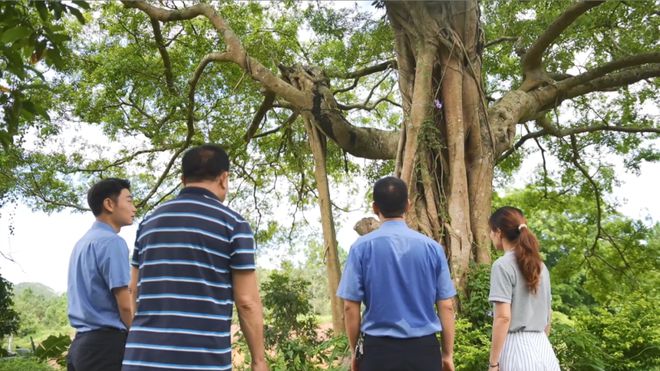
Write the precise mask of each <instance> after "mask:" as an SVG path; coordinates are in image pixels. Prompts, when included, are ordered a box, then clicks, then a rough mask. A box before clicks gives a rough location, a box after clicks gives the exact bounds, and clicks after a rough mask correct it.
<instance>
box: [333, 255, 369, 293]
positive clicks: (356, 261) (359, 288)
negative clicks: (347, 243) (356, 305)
mask: <svg viewBox="0 0 660 371" xmlns="http://www.w3.org/2000/svg"><path fill="white" fill-rule="evenodd" d="M337 296H338V297H340V298H342V299H345V300H351V301H358V302H362V301H364V282H363V280H362V260H361V257H360V254H359V251H358V248H357V247H355V245H353V247H351V250H350V251H349V252H348V259H346V264H345V266H344V273H343V274H342V276H341V280H340V281H339V287H338V288H337Z"/></svg>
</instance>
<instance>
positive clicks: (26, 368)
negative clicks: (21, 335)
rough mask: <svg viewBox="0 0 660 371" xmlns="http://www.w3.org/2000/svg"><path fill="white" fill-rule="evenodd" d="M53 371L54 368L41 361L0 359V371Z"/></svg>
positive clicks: (12, 358) (22, 358) (33, 359)
mask: <svg viewBox="0 0 660 371" xmlns="http://www.w3.org/2000/svg"><path fill="white" fill-rule="evenodd" d="M18 370H20V371H53V370H54V368H52V367H50V366H49V365H48V364H46V363H45V362H43V361H40V360H38V359H36V358H26V357H11V358H0V371H18Z"/></svg>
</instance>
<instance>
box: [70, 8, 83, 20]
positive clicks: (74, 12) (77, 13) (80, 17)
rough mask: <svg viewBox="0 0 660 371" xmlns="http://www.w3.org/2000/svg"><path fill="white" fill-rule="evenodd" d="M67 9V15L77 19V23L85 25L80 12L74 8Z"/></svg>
mask: <svg viewBox="0 0 660 371" xmlns="http://www.w3.org/2000/svg"><path fill="white" fill-rule="evenodd" d="M67 9H68V10H69V13H71V14H73V15H74V16H75V17H76V18H77V19H78V22H80V23H82V24H85V17H84V16H83V14H82V13H81V12H80V10H78V9H76V8H74V7H67Z"/></svg>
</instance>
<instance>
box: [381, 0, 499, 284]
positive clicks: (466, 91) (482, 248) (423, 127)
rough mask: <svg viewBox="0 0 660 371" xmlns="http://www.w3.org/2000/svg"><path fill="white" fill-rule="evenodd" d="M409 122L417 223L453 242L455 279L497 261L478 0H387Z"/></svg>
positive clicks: (407, 166)
mask: <svg viewBox="0 0 660 371" xmlns="http://www.w3.org/2000/svg"><path fill="white" fill-rule="evenodd" d="M386 7H387V14H388V17H389V19H390V23H391V25H392V28H393V30H394V34H395V40H396V51H397V63H398V66H399V88H400V90H401V96H402V98H403V108H404V115H405V122H404V124H403V127H402V130H401V138H400V144H401V145H400V146H399V151H398V153H397V161H396V164H397V166H396V169H397V175H398V176H400V177H401V178H402V179H403V180H404V181H406V183H408V185H409V188H410V198H411V202H412V204H413V205H415V210H414V212H411V213H409V214H410V215H409V216H408V221H409V224H410V225H411V226H412V227H414V228H416V229H418V230H420V231H422V232H423V233H426V234H428V235H429V236H432V237H433V238H435V239H437V240H438V241H440V242H442V243H443V245H444V246H445V249H446V252H447V256H448V257H449V260H450V265H451V269H452V274H453V277H454V280H455V282H456V284H457V286H458V287H459V289H461V288H463V287H464V285H465V276H466V274H467V272H468V269H469V264H470V262H473V261H477V262H480V263H489V262H490V254H489V251H490V250H489V246H490V244H489V241H488V225H487V220H488V219H487V218H488V215H489V213H490V208H491V196H492V179H493V164H494V158H493V156H494V154H493V143H492V140H491V136H490V128H489V123H488V119H487V112H486V107H485V104H484V94H483V89H482V87H481V60H480V48H481V44H482V40H481V28H480V24H479V8H478V4H477V2H476V1H466V2H386Z"/></svg>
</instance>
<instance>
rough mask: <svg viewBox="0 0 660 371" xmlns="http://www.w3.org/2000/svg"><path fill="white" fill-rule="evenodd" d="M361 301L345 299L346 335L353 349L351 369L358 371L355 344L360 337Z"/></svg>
mask: <svg viewBox="0 0 660 371" xmlns="http://www.w3.org/2000/svg"><path fill="white" fill-rule="evenodd" d="M361 321H362V318H361V316H360V302H359V301H352V300H347V299H344V322H345V326H346V336H347V337H348V346H349V348H350V349H351V371H357V370H358V367H357V357H356V353H355V346H356V345H357V342H358V338H359V337H360V323H361Z"/></svg>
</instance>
